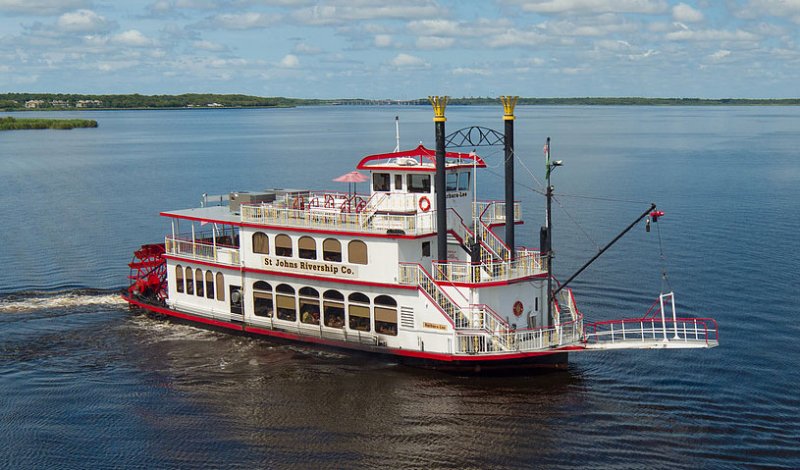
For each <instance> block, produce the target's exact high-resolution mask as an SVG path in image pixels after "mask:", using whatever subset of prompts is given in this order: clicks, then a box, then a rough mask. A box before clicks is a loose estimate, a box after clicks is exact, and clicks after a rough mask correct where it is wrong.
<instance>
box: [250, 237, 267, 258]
mask: <svg viewBox="0 0 800 470" xmlns="http://www.w3.org/2000/svg"><path fill="white" fill-rule="evenodd" d="M253 253H261V254H262V255H268V254H269V237H268V236H267V234H266V233H262V232H256V233H254V234H253Z"/></svg>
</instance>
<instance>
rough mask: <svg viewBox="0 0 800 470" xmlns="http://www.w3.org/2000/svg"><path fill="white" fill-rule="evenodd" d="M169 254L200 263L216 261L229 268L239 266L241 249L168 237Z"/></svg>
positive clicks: (165, 242)
mask: <svg viewBox="0 0 800 470" xmlns="http://www.w3.org/2000/svg"><path fill="white" fill-rule="evenodd" d="M164 248H165V249H166V252H167V254H170V255H176V256H180V257H182V258H189V259H194V260H200V261H214V262H216V263H220V264H226V265H229V266H239V265H240V261H241V257H240V255H239V248H237V247H234V246H227V245H219V244H217V245H214V244H212V243H209V242H197V241H195V242H192V241H191V240H183V239H180V238H173V237H171V236H167V237H166V238H165V239H164Z"/></svg>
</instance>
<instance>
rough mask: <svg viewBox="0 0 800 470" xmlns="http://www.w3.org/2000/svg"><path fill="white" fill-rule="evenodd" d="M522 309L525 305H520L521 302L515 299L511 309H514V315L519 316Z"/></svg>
mask: <svg viewBox="0 0 800 470" xmlns="http://www.w3.org/2000/svg"><path fill="white" fill-rule="evenodd" d="M524 310H525V306H524V305H522V302H520V301H519V300H517V301H516V302H514V310H513V311H514V316H515V317H519V316H521V315H522V312H523V311H524Z"/></svg>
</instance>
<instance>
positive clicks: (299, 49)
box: [292, 42, 322, 55]
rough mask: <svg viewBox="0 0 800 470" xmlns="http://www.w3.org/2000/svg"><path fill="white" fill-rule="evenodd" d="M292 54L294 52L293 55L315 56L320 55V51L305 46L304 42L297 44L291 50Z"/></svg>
mask: <svg viewBox="0 0 800 470" xmlns="http://www.w3.org/2000/svg"><path fill="white" fill-rule="evenodd" d="M292 52H294V53H295V54H305V55H316V54H321V53H322V49H320V48H319V47H315V46H312V45H310V44H307V43H305V42H298V43H297V44H295V45H294V47H293V48H292Z"/></svg>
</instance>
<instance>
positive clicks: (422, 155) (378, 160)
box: [356, 145, 486, 171]
mask: <svg viewBox="0 0 800 470" xmlns="http://www.w3.org/2000/svg"><path fill="white" fill-rule="evenodd" d="M398 158H411V159H414V160H415V161H417V162H419V163H418V165H422V164H423V162H430V163H431V164H432V165H431V166H427V167H421V166H418V167H416V168H415V167H413V166H407V165H402V166H403V167H404V168H403V169H405V170H408V171H435V166H436V151H435V150H430V149H427V148H425V147H424V146H423V145H420V146H419V147H417V148H415V149H413V150H403V151H400V152H390V153H379V154H377V155H368V156H366V157H364V158H362V159H361V161H360V162H358V166H356V168H358V169H359V170H383V169H387V168H384V167H385V165H390V164H391V163H392V160H395V159H398ZM444 158H445V166H447V168H448V169H454V168H472V165H473V162H474V164H475V166H476V167H478V168H486V163H485V162H484V161H483V159H482V158H481V157H479V156H478V155H475V154H474V153H459V152H446V153H445V154H444ZM368 163H371V164H370V165H367V164H368ZM393 169H397V168H393Z"/></svg>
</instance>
